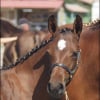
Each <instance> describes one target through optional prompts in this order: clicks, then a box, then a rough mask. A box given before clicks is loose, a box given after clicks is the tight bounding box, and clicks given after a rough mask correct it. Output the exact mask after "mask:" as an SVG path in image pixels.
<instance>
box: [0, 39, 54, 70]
mask: <svg viewBox="0 0 100 100" xmlns="http://www.w3.org/2000/svg"><path fill="white" fill-rule="evenodd" d="M53 38H54V37H51V38H50V39H49V40H45V41H42V42H41V44H40V45H39V46H36V47H35V48H33V49H32V50H31V51H30V52H28V53H27V54H26V55H24V56H23V57H21V58H19V59H18V60H16V62H15V63H13V64H11V65H9V66H3V68H2V69H0V70H7V69H11V68H14V67H15V66H16V65H18V64H19V63H23V62H24V61H25V60H26V59H28V58H29V57H30V56H31V55H33V54H34V53H36V52H37V51H38V50H39V49H40V48H42V47H44V46H46V45H47V44H48V43H49V42H50V41H52V40H53Z"/></svg>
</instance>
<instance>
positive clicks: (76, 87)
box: [47, 20, 100, 100]
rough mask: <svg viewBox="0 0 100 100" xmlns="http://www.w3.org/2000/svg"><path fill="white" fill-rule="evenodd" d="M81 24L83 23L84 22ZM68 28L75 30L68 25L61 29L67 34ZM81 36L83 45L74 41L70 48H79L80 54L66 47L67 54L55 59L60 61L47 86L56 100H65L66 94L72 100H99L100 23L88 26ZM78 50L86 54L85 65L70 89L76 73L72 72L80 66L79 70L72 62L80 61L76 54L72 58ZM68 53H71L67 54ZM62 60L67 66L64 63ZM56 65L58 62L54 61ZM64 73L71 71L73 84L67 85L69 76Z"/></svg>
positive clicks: (70, 75)
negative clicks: (63, 98) (64, 95)
mask: <svg viewBox="0 0 100 100" xmlns="http://www.w3.org/2000/svg"><path fill="white" fill-rule="evenodd" d="M79 23H81V21H80V22H79ZM75 24H76V23H75ZM52 26H53V25H52ZM81 26H82V25H81V24H79V26H78V25H77V27H76V29H78V28H79V27H81ZM67 27H68V28H71V29H72V25H69V26H68V25H65V26H62V27H60V29H62V28H63V29H64V31H66V30H65V28H67ZM76 33H77V31H76ZM78 36H81V37H80V39H79V40H80V41H78V42H79V43H78V42H77V43H76V42H75V41H73V40H71V41H70V45H74V46H75V47H77V49H76V50H75V49H74V48H75V47H74V46H73V48H72V49H70V46H69V45H68V46H67V47H66V49H67V50H66V51H64V55H63V53H62V54H61V55H60V54H59V53H58V54H57V57H55V58H58V59H57V61H56V62H57V63H56V64H54V65H53V69H52V72H51V77H50V80H49V83H48V86H47V88H48V92H49V94H50V95H51V96H53V97H55V98H57V97H58V98H59V97H61V96H62V95H63V94H64V93H65V91H67V92H68V97H69V100H99V90H100V70H99V68H100V63H99V59H100V58H99V57H100V51H99V42H100V41H99V39H100V20H98V21H95V22H92V23H89V24H88V25H85V26H84V29H83V32H82V33H81V35H80V34H78ZM74 39H75V38H74ZM76 39H77V38H76ZM67 41H68V40H67ZM72 43H73V44H72ZM67 44H68V43H67ZM77 44H79V47H78V46H77ZM78 49H81V51H82V52H81V61H80V65H79V66H80V67H79V69H78V71H77V73H76V75H75V76H74V78H73V80H72V82H71V83H70V84H69V85H68V83H69V82H70V79H71V78H72V76H73V72H75V71H73V70H72V71H71V69H73V68H72V67H71V66H76V68H77V67H78V65H77V64H73V63H72V62H71V58H73V57H74V58H76V57H77V54H75V53H74V56H72V55H71V54H72V53H73V52H75V51H77V50H78ZM65 52H68V53H65ZM55 53H57V52H55ZM65 54H66V55H65ZM75 55H76V57H75ZM54 56H55V54H54ZM62 59H63V60H62ZM64 59H65V62H64ZM61 60H62V61H63V62H61ZM53 61H54V62H55V60H54V59H53ZM58 62H61V63H60V64H59V63H58ZM61 67H62V68H61ZM65 67H66V68H67V69H66V68H65ZM74 68H75V67H74ZM63 69H65V70H67V72H68V73H69V80H68V79H67V82H68V83H67V84H66V77H67V76H66V73H65V72H64V70H63ZM64 73H65V74H64ZM66 85H68V88H67V87H66Z"/></svg>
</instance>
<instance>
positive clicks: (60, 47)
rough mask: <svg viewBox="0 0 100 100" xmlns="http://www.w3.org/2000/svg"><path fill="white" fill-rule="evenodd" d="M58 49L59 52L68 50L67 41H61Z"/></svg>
mask: <svg viewBox="0 0 100 100" xmlns="http://www.w3.org/2000/svg"><path fill="white" fill-rule="evenodd" d="M57 47H58V49H59V50H63V49H65V48H66V41H65V40H64V39H61V40H59V41H58V44H57Z"/></svg>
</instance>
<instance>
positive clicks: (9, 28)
mask: <svg viewBox="0 0 100 100" xmlns="http://www.w3.org/2000/svg"><path fill="white" fill-rule="evenodd" d="M0 25H1V27H0V28H1V30H0V37H13V36H17V37H18V40H17V41H16V42H11V43H6V44H5V53H4V63H5V65H9V64H11V63H13V62H15V60H16V59H17V58H19V57H21V56H23V55H25V54H26V53H27V52H29V51H30V50H31V49H32V48H33V47H34V44H35V41H34V34H33V33H32V32H26V31H23V30H22V29H19V28H18V27H15V26H14V25H13V24H11V23H10V22H8V21H6V20H3V19H0ZM26 40H27V42H26ZM8 51H9V52H8ZM13 51H15V53H16V57H14V54H13ZM14 58H15V59H14Z"/></svg>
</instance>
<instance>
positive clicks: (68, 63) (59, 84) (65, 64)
mask: <svg viewBox="0 0 100 100" xmlns="http://www.w3.org/2000/svg"><path fill="white" fill-rule="evenodd" d="M48 28H49V31H50V33H52V34H53V33H56V34H55V40H54V44H53V45H52V47H51V48H50V49H49V53H50V55H51V60H52V66H51V71H50V80H49V83H48V85H47V90H48V93H49V94H50V95H51V96H52V97H54V98H61V97H62V96H63V95H64V93H65V90H66V86H67V85H68V83H69V82H70V80H71V78H72V77H73V74H74V73H75V71H76V69H77V61H78V58H79V57H78V56H79V38H80V33H81V31H82V19H81V17H80V16H78V15H77V16H76V19H75V21H74V24H73V29H70V28H67V27H65V28H63V27H61V28H60V27H59V28H58V27H57V24H56V20H55V17H54V16H53V15H52V16H50V17H49V20H48Z"/></svg>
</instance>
